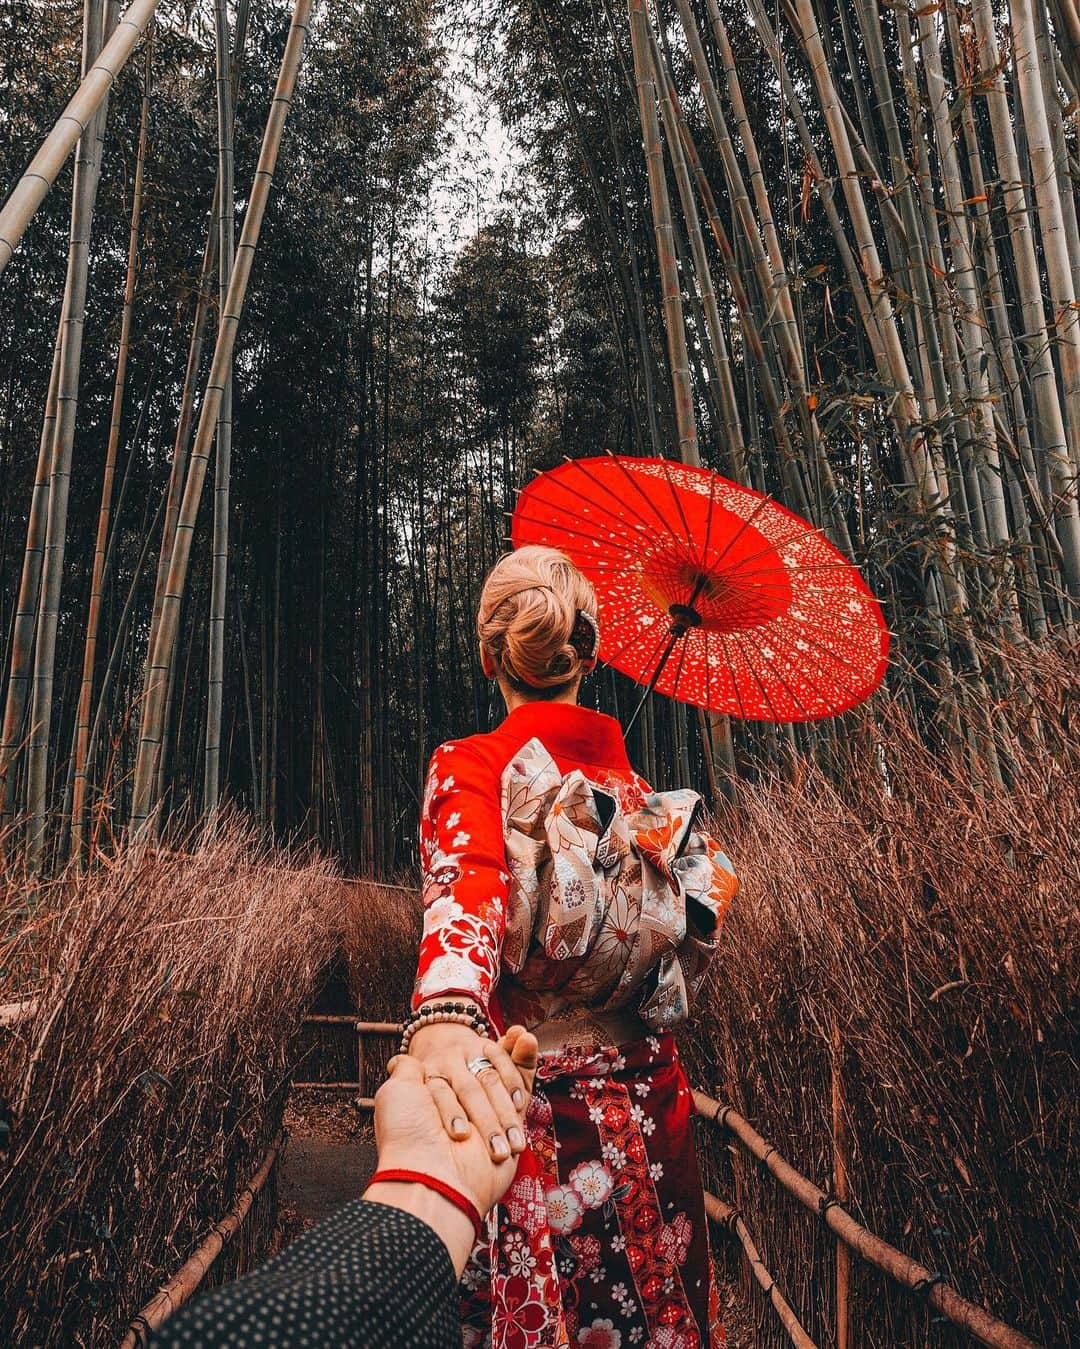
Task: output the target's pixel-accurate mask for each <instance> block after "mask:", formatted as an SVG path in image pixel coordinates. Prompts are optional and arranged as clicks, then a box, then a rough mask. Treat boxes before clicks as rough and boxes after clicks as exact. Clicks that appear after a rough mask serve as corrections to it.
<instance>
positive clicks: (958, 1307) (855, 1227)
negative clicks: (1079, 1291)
mask: <svg viewBox="0 0 1080 1349" xmlns="http://www.w3.org/2000/svg"><path fill="white" fill-rule="evenodd" d="M694 1104H695V1105H696V1106H697V1108H698V1110H699V1111H700V1113H701V1114H703V1115H707V1116H708V1117H709V1118H710V1119H711V1120H712V1121H713V1122H714V1123H716V1124H717V1125H719V1126H720V1127H721V1128H723V1129H726V1130H727V1132H728V1133H730V1134H731V1135H732V1136H733V1137H734V1138H735V1140H736V1141H737V1142H738V1143H740V1144H741V1145H742V1146H743V1147H744V1148H745V1149H746V1150H747V1151H748V1152H750V1153H751V1154H752V1155H753V1156H754V1157H756V1158H757V1159H758V1161H759V1162H760V1163H761V1165H762V1166H763V1167H764V1168H765V1169H766V1170H768V1171H770V1172H771V1173H772V1175H773V1176H774V1177H775V1178H776V1180H778V1181H779V1182H780V1184H781V1185H782V1186H783V1187H784V1189H785V1190H787V1192H788V1193H789V1194H790V1195H791V1196H792V1197H793V1198H795V1199H797V1200H798V1201H799V1203H800V1204H802V1205H803V1206H804V1207H805V1208H808V1209H809V1210H810V1211H811V1213H816V1214H817V1216H818V1217H819V1218H820V1219H821V1222H822V1223H823V1224H824V1226H826V1227H827V1228H829V1230H830V1231H831V1232H832V1233H833V1234H834V1235H835V1236H837V1237H839V1239H840V1240H841V1241H842V1242H843V1243H844V1244H845V1245H846V1246H848V1247H850V1248H851V1250H852V1251H854V1252H855V1254H856V1255H858V1256H860V1257H861V1258H862V1259H863V1260H865V1261H866V1262H867V1263H868V1264H871V1265H874V1266H875V1267H876V1268H877V1269H880V1270H882V1271H883V1272H884V1273H885V1274H888V1275H889V1277H890V1278H892V1279H895V1281H896V1282H897V1283H899V1284H901V1285H902V1286H903V1287H905V1288H907V1289H908V1290H909V1291H910V1292H912V1293H914V1294H915V1295H916V1296H917V1297H920V1298H923V1299H925V1300H926V1302H928V1303H929V1304H930V1305H931V1306H933V1307H934V1308H935V1310H936V1311H939V1312H940V1313H941V1315H942V1316H944V1317H947V1318H948V1320H950V1321H951V1322H952V1323H953V1324H954V1325H957V1326H960V1327H961V1328H962V1329H964V1330H966V1331H967V1332H968V1333H969V1334H971V1335H973V1336H974V1337H975V1339H977V1340H978V1341H979V1342H980V1343H981V1344H987V1345H991V1346H993V1349H1038V1345H1037V1343H1036V1341H1035V1340H1032V1339H1029V1337H1028V1336H1027V1335H1025V1334H1023V1333H1022V1332H1021V1331H1019V1330H1015V1329H1014V1328H1013V1327H1012V1326H1009V1325H1006V1324H1005V1322H1004V1321H999V1320H998V1318H997V1317H996V1316H992V1315H991V1314H990V1313H989V1312H988V1311H986V1310H985V1308H983V1307H979V1306H976V1304H975V1303H973V1302H969V1301H968V1300H967V1298H965V1297H961V1295H960V1294H959V1293H958V1292H957V1291H956V1289H955V1288H953V1286H952V1285H951V1284H950V1283H949V1282H948V1281H947V1280H946V1278H945V1276H944V1275H943V1274H942V1273H940V1272H939V1271H937V1270H930V1269H927V1268H926V1266H925V1265H921V1264H920V1263H919V1262H918V1261H917V1260H914V1259H912V1257H911V1256H910V1255H905V1254H904V1252H903V1251H899V1250H897V1249H896V1247H895V1246H890V1245H889V1243H888V1242H887V1241H883V1240H882V1239H881V1238H880V1237H878V1236H875V1235H874V1233H873V1232H871V1231H869V1230H868V1229H867V1228H865V1227H863V1225H862V1224H861V1223H859V1222H857V1221H856V1220H855V1219H854V1218H853V1217H852V1216H851V1214H850V1213H849V1212H848V1211H847V1209H845V1208H844V1207H843V1205H842V1204H841V1203H840V1201H839V1200H838V1199H837V1198H836V1196H835V1195H830V1194H826V1193H825V1191H824V1190H821V1189H819V1188H818V1187H817V1186H816V1185H815V1184H814V1183H813V1182H812V1181H810V1180H807V1178H806V1177H805V1176H803V1175H801V1174H800V1173H799V1172H798V1171H796V1170H795V1168H794V1167H793V1166H792V1165H791V1164H790V1163H789V1162H787V1161H785V1159H784V1158H783V1157H782V1156H781V1155H780V1153H779V1152H778V1151H777V1150H776V1147H775V1146H774V1145H773V1144H772V1143H769V1142H768V1141H767V1140H766V1139H764V1138H762V1136H761V1134H759V1133H758V1132H757V1130H756V1129H755V1128H754V1127H753V1125H751V1124H750V1123H749V1122H748V1121H747V1120H745V1119H744V1118H743V1117H742V1115H740V1114H739V1112H738V1111H737V1110H736V1109H735V1107H734V1106H731V1105H723V1104H721V1102H719V1101H717V1100H714V1099H713V1098H712V1097H711V1096H706V1095H705V1094H704V1092H700V1091H695V1092H694Z"/></svg>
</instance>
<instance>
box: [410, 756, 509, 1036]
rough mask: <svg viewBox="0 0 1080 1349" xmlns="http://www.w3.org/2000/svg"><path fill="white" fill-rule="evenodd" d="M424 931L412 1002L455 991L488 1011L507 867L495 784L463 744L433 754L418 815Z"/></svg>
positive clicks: (502, 922)
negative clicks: (419, 814) (472, 999)
mask: <svg viewBox="0 0 1080 1349" xmlns="http://www.w3.org/2000/svg"><path fill="white" fill-rule="evenodd" d="M420 862H421V866H422V869H423V893H424V933H423V937H422V939H421V942H420V960H419V964H418V968H417V973H416V984H415V987H414V990H413V1006H414V1007H417V1006H419V1005H420V1003H422V1002H425V1001H427V1000H428V999H429V998H436V997H442V996H447V995H451V994H457V995H459V996H462V995H465V996H468V997H471V998H474V999H475V1000H476V1001H477V1002H478V1003H479V1004H480V1006H481V1007H482V1008H483V1009H484V1011H485V1012H486V1011H487V1009H488V1000H489V999H490V997H491V991H492V989H493V988H494V987H495V984H496V982H497V981H498V977H499V959H500V954H501V950H502V941H503V934H504V932H505V930H506V898H507V889H508V886H509V881H510V876H509V873H508V871H507V869H506V849H505V845H504V843H503V827H502V809H501V806H500V799H499V784H498V782H497V781H496V780H495V778H494V777H493V774H492V772H491V769H490V768H488V767H487V765H486V764H485V763H484V761H483V760H482V759H481V758H480V756H479V755H478V754H477V753H476V751H475V750H473V749H471V748H470V747H469V746H468V745H467V744H464V743H456V742H454V741H450V742H448V743H447V744H445V745H441V746H440V747H439V748H438V749H437V750H436V751H435V753H434V755H433V756H432V759H431V765H430V767H429V769H428V777H427V786H426V788H425V791H424V801H423V807H422V810H421V816H420Z"/></svg>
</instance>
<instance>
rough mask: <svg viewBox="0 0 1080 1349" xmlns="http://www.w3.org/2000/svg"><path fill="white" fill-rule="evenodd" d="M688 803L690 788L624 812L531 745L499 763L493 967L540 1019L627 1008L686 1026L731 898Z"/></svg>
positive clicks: (723, 864) (720, 860) (713, 846)
mask: <svg viewBox="0 0 1080 1349" xmlns="http://www.w3.org/2000/svg"><path fill="white" fill-rule="evenodd" d="M701 805H702V803H701V798H700V797H699V796H698V794H697V793H696V792H692V791H674V792H653V793H650V794H649V795H648V796H646V797H645V798H644V800H643V802H642V804H641V805H640V807H639V808H638V809H636V810H634V811H633V812H632V813H629V814H624V813H623V811H622V809H621V807H620V804H619V799H618V796H617V795H616V794H615V792H614V791H611V790H609V789H607V788H604V787H600V786H598V785H597V784H596V783H593V782H590V781H589V780H588V778H586V777H585V775H584V774H583V773H582V772H580V771H579V770H574V771H573V772H570V773H567V774H565V775H563V774H561V773H560V772H559V770H558V768H557V766H556V764H555V761H554V759H553V758H552V757H551V755H550V754H549V753H548V751H547V749H545V747H544V745H543V744H542V743H541V742H540V741H539V740H537V739H535V738H534V739H532V740H530V741H529V742H528V744H526V745H525V746H523V748H522V749H521V750H519V752H518V753H517V754H516V755H515V756H514V758H513V759H512V760H511V761H510V763H509V764H508V765H507V767H506V769H505V771H504V773H503V777H502V814H503V835H504V839H505V843H506V855H507V859H508V863H509V869H510V877H511V879H510V892H509V897H508V903H507V919H506V935H505V938H504V940H503V953H502V963H503V967H504V968H505V969H506V970H507V972H508V973H509V974H510V975H511V976H512V977H513V979H514V982H515V983H516V984H517V985H518V986H519V987H521V988H522V989H526V990H528V991H530V992H533V993H536V994H539V995H541V996H542V997H543V1001H544V1004H545V1007H546V1009H547V1014H548V1016H549V1017H552V1016H558V1015H559V1013H560V1011H562V1010H564V1009H568V1008H571V1007H579V1008H580V1007H589V1008H595V1009H598V1010H602V1011H617V1010H623V1009H628V1010H633V1011H635V1012H636V1013H637V1015H638V1016H639V1017H640V1018H641V1019H642V1020H643V1021H644V1022H645V1023H646V1024H647V1025H648V1026H650V1027H652V1028H653V1029H656V1030H662V1029H667V1028H668V1027H671V1026H674V1025H676V1024H678V1022H680V1021H682V1020H683V1019H684V1018H685V1017H686V1015H687V1012H688V1010H689V1006H690V1003H691V1000H692V998H693V996H694V994H695V993H696V992H697V989H698V987H699V986H700V984H701V981H702V979H703V977H704V974H705V969H706V967H707V965H708V962H709V960H710V958H711V956H712V954H713V950H714V947H715V938H716V932H717V929H718V927H719V925H720V921H721V919H722V918H723V916H724V912H725V910H726V909H727V906H728V904H729V903H730V902H731V899H732V896H733V895H734V894H735V891H736V890H737V888H738V882H737V881H736V879H735V874H734V872H733V870H732V867H731V863H730V862H729V861H728V859H727V858H726V857H725V856H724V854H723V853H722V852H721V851H720V847H719V844H717V843H716V841H715V840H714V839H712V838H711V837H710V836H709V835H708V834H707V833H705V832H704V831H703V830H701V829H699V828H697V827H696V825H697V821H698V817H699V815H700V813H701Z"/></svg>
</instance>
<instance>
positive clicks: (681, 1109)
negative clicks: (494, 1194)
mask: <svg viewBox="0 0 1080 1349" xmlns="http://www.w3.org/2000/svg"><path fill="white" fill-rule="evenodd" d="M692 1113H693V1102H692V1100H691V1095H690V1088H689V1086H688V1084H687V1081H686V1077H685V1075H684V1073H683V1070H682V1067H681V1065H680V1063H679V1060H678V1056H677V1054H676V1051H675V1044H674V1040H673V1039H672V1037H671V1036H670V1035H669V1034H664V1035H659V1036H655V1035H650V1036H648V1037H646V1038H645V1039H644V1040H639V1041H637V1042H635V1043H634V1044H630V1045H623V1046H621V1047H619V1048H613V1047H610V1046H608V1047H606V1048H599V1049H596V1050H595V1051H594V1052H589V1051H584V1050H574V1051H572V1052H569V1053H567V1052H565V1051H564V1052H561V1053H553V1054H545V1055H542V1056H541V1066H540V1072H539V1076H538V1080H537V1090H536V1094H535V1096H534V1097H533V1101H532V1104H531V1106H530V1109H529V1116H528V1121H527V1123H528V1131H529V1142H530V1149H529V1151H528V1152H526V1153H525V1154H524V1155H523V1157H522V1159H521V1164H520V1165H519V1167H518V1173H517V1176H516V1178H515V1180H514V1183H513V1185H512V1186H511V1187H510V1189H509V1190H508V1191H507V1193H506V1195H505V1197H504V1198H503V1201H502V1203H501V1204H500V1205H499V1206H498V1208H497V1209H496V1210H495V1212H494V1213H493V1214H492V1215H491V1218H490V1219H489V1221H488V1238H487V1240H486V1241H484V1242H481V1243H479V1244H478V1245H477V1247H476V1249H475V1250H474V1252H473V1255H472V1258H471V1259H470V1262H469V1265H468V1266H467V1267H466V1270H465V1274H464V1277H463V1280H462V1290H463V1308H462V1314H463V1324H464V1340H465V1345H466V1349H473V1347H474V1346H488V1345H490V1346H493V1349H539V1347H540V1346H545V1347H546V1346H562V1345H584V1346H588V1349H630V1347H631V1346H642V1349H704V1347H708V1349H718V1347H719V1346H722V1345H724V1344H725V1342H726V1341H725V1338H724V1332H723V1328H722V1326H721V1324H720V1318H719V1306H718V1299H717V1296H716V1289H715V1284H714V1280H713V1274H712V1265H711V1261H710V1258H709V1242H708V1232H707V1229H706V1220H705V1210H704V1204H703V1199H702V1186H701V1177H700V1175H699V1174H698V1167H697V1158H696V1156H695V1153H694V1144H693V1139H692V1137H691V1134H690V1118H691V1115H692Z"/></svg>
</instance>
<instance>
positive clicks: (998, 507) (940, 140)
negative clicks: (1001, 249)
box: [916, 6, 1018, 622]
mask: <svg viewBox="0 0 1080 1349" xmlns="http://www.w3.org/2000/svg"><path fill="white" fill-rule="evenodd" d="M916 19H917V22H918V29H919V41H920V53H921V56H922V68H923V73H924V76H925V79H926V83H927V93H928V96H929V102H930V112H931V123H932V126H933V131H934V138H935V141H936V145H937V153H938V162H939V163H940V165H941V170H942V171H941V173H940V175H939V179H940V182H941V187H942V195H943V199H944V202H945V219H946V222H947V228H948V235H949V248H950V254H951V258H952V269H951V279H952V282H953V285H954V286H955V288H956V293H957V298H958V301H959V311H960V312H959V319H960V325H961V330H962V332H963V338H964V340H963V360H964V376H965V377H966V384H967V389H966V404H967V408H968V412H969V414H970V416H971V418H972V426H973V431H974V438H973V439H974V443H973V446H972V448H973V450H974V454H975V461H976V477H975V480H974V483H973V489H974V493H975V494H977V495H978V498H979V501H980V504H981V506H982V509H983V512H984V515H985V520H986V530H987V541H988V543H989V545H990V546H991V547H993V548H994V549H996V550H997V551H998V552H999V554H1001V555H1002V556H1003V557H1004V560H1005V562H1006V565H1008V555H1007V552H1006V550H1007V548H1008V546H1009V543H1010V541H1011V533H1010V527H1009V520H1008V516H1007V514H1006V511H1005V493H1004V486H1003V481H1002V471H1001V459H1000V455H999V453H998V446H997V431H996V428H995V425H994V416H993V406H992V404H991V402H990V394H991V390H990V382H989V379H988V370H989V360H990V353H989V351H988V349H987V346H986V343H985V341H984V334H985V333H986V332H987V323H986V317H985V314H984V312H983V304H982V296H981V294H980V289H979V282H978V277H977V276H976V272H975V259H974V252H973V249H972V240H971V231H970V227H969V221H968V217H967V214H966V203H965V199H964V185H963V178H962V176H961V170H960V160H959V156H958V154H957V150H956V129H955V125H954V121H953V116H952V110H951V108H950V106H949V102H948V96H947V87H946V84H945V76H944V72H943V70H942V65H941V33H940V32H939V30H938V22H939V17H938V15H936V14H935V13H933V12H932V11H931V9H930V8H929V7H927V6H923V7H921V8H920V9H918V10H917V11H916ZM953 394H954V397H955V396H956V395H957V394H959V395H960V396H961V397H962V398H963V397H964V395H965V390H964V388H963V386H961V387H960V388H959V389H954V390H953ZM1006 602H1007V613H1008V615H1009V619H1010V621H1012V622H1015V619H1016V618H1017V617H1018V611H1017V610H1016V599H1015V591H1014V588H1013V578H1012V575H1011V566H1010V567H1009V569H1008V575H1007V576H1006Z"/></svg>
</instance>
